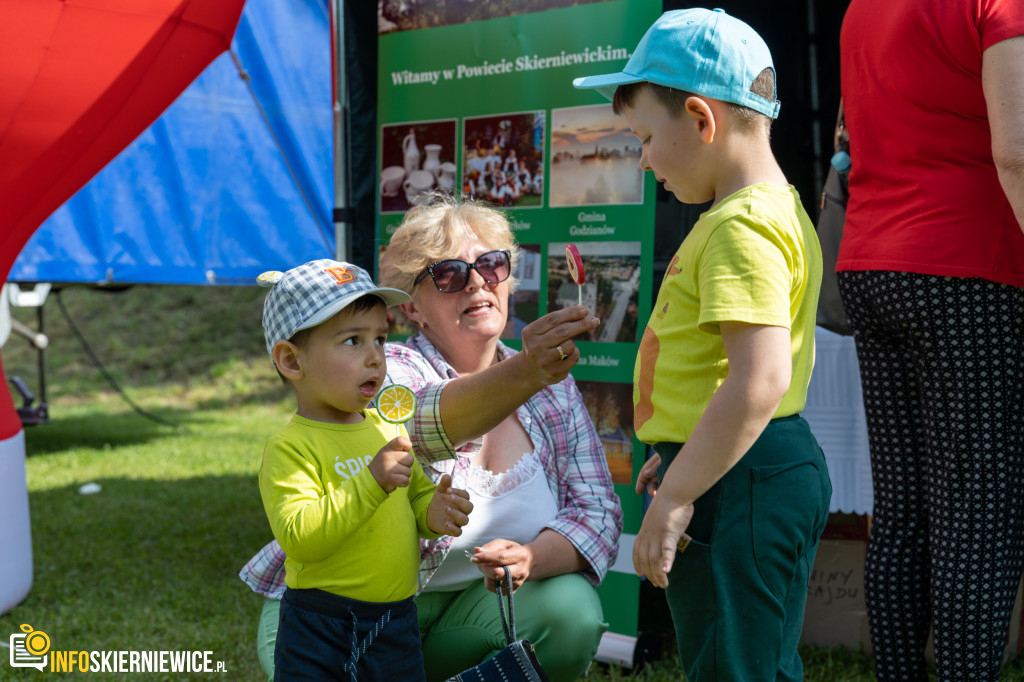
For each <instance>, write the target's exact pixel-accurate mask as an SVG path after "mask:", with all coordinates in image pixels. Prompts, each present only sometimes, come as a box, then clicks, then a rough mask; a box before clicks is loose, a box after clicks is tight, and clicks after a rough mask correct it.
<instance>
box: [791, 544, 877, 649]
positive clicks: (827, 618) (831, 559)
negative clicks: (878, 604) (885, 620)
mask: <svg viewBox="0 0 1024 682" xmlns="http://www.w3.org/2000/svg"><path fill="white" fill-rule="evenodd" d="M866 548H867V543H866V542H865V541H864V540H833V539H822V540H821V541H820V542H819V543H818V554H817V556H816V557H815V559H814V569H813V570H812V571H811V579H810V581H809V582H808V585H807V607H806V609H805V610H804V629H803V640H804V641H805V642H807V643H809V644H816V645H818V646H826V647H833V646H839V645H842V646H844V647H846V648H847V649H853V650H854V651H856V650H857V649H861V648H863V649H864V651H866V652H868V653H869V654H870V653H871V632H870V630H869V629H868V612H867V607H866V606H865V604H864V553H865V550H866Z"/></svg>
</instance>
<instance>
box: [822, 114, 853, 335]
mask: <svg viewBox="0 0 1024 682" xmlns="http://www.w3.org/2000/svg"><path fill="white" fill-rule="evenodd" d="M849 152H850V140H849V137H848V136H847V133H846V122H845V120H844V118H843V103H842V102H841V101H840V103H839V116H838V117H837V119H836V134H835V154H834V155H833V156H832V161H831V163H829V166H828V176H827V177H826V178H825V188H824V190H822V192H821V212H820V213H819V214H818V223H817V225H815V229H816V230H817V232H818V242H819V243H820V244H821V261H822V262H821V265H822V273H821V293H820V294H819V296H818V315H817V322H818V325H819V326H821V327H824V328H825V329H828V330H829V331H832V332H835V333H836V334H844V335H847V336H849V335H850V334H853V329H851V328H850V322H849V320H847V319H846V310H845V309H844V308H843V299H842V296H840V295H839V282H838V280H837V279H836V260H837V259H838V258H839V242H840V240H841V239H842V238H843V224H844V223H845V222H846V202H847V201H848V200H849V198H850V190H849V184H848V182H849V178H848V174H849V169H850V154H849Z"/></svg>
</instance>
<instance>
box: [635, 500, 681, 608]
mask: <svg viewBox="0 0 1024 682" xmlns="http://www.w3.org/2000/svg"><path fill="white" fill-rule="evenodd" d="M692 518H693V505H692V504H687V505H681V504H679V503H678V502H676V501H675V500H672V499H669V497H668V495H658V496H657V497H655V498H654V501H652V502H651V506H650V507H648V508H647V513H646V514H644V520H643V523H641V524H640V532H639V533H637V535H636V540H634V541H633V568H634V569H635V570H636V574H637V575H639V576H647V579H648V580H650V581H651V584H652V585H654V586H656V587H661V588H665V587H668V573H669V571H671V570H672V564H673V563H674V562H675V559H676V551H677V549H678V547H679V540H680V538H683V537H684V536H686V533H684V531H685V530H686V527H687V526H689V525H690V519H692Z"/></svg>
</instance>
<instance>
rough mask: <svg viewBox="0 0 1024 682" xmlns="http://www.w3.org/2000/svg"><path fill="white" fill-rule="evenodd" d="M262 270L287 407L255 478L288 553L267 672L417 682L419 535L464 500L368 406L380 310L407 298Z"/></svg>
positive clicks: (382, 336)
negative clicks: (290, 396) (290, 394)
mask: <svg viewBox="0 0 1024 682" xmlns="http://www.w3.org/2000/svg"><path fill="white" fill-rule="evenodd" d="M259 279H260V283H261V284H262V285H266V286H270V287H272V289H271V290H270V292H269V293H268V294H267V298H266V300H265V301H264V304H263V333H264V337H265V339H266V342H267V352H268V353H270V357H271V358H272V359H273V361H274V365H275V366H276V367H277V371H278V372H279V373H280V375H281V377H282V379H284V381H285V383H287V384H288V385H289V386H290V387H291V389H292V391H294V393H295V399H296V403H297V408H296V412H295V414H294V415H292V418H291V421H289V423H288V425H287V426H285V427H284V429H282V430H281V431H280V432H279V433H277V434H276V435H274V436H272V437H271V438H270V440H269V441H268V442H267V446H266V449H265V450H264V452H263V463H262V465H261V467H260V475H259V482H260V495H261V496H262V498H263V506H264V509H265V510H266V512H267V518H268V519H269V520H270V527H271V530H273V532H274V537H275V538H276V539H277V541H278V542H279V543H280V545H281V547H282V548H283V549H284V552H285V554H286V555H287V559H286V560H285V584H286V585H287V590H286V591H285V594H284V598H283V599H282V600H281V611H280V625H279V628H278V631H277V643H276V646H275V648H274V670H275V672H274V679H276V680H290V679H303V680H346V681H347V680H351V681H352V682H355V680H356V679H359V680H380V681H390V680H422V679H424V675H425V673H424V669H423V653H422V648H421V644H420V636H419V625H418V624H417V618H416V606H415V605H414V604H413V595H414V594H415V593H416V589H417V572H418V570H419V561H420V550H419V542H418V537H425V538H436V537H439V536H440V535H443V534H447V535H455V536H457V535H461V533H462V526H464V525H465V524H466V522H467V521H468V516H467V514H469V512H470V511H471V510H472V508H473V505H472V503H471V502H470V501H469V494H468V493H467V492H466V491H464V490H458V489H454V488H452V487H451V477H450V476H448V475H447V474H445V476H443V477H442V478H441V481H440V482H439V484H438V485H437V487H436V489H435V486H434V484H433V483H432V482H431V480H430V479H429V478H428V477H427V476H426V474H425V473H423V469H422V468H421V466H420V464H419V462H418V461H417V460H416V459H415V457H413V454H412V443H411V442H410V440H409V437H408V435H407V434H405V428H404V427H402V426H400V425H399V426H398V432H397V433H396V427H395V425H393V424H389V423H386V422H385V421H384V420H383V419H382V418H381V416H380V414H378V412H377V410H375V409H371V408H370V407H369V404H370V402H371V401H372V400H373V398H374V396H376V395H377V392H378V391H379V390H380V389H381V388H382V386H383V384H384V381H385V378H386V377H387V362H386V360H385V357H384V342H385V341H387V334H388V323H387V307H388V306H390V305H397V304H399V303H405V302H407V301H408V300H409V296H408V294H406V293H405V292H404V291H400V290H398V289H389V288H386V287H378V286H376V285H375V284H374V283H373V280H371V279H370V276H369V275H368V274H367V273H366V271H365V270H363V269H362V268H360V267H358V266H355V265H351V264H349V263H341V262H338V261H333V260H327V259H322V260H315V261H311V262H309V263H306V264H304V265H300V266H299V267H296V268H292V269H291V270H289V271H288V272H285V273H280V272H268V273H264V274H263V275H260V278H259Z"/></svg>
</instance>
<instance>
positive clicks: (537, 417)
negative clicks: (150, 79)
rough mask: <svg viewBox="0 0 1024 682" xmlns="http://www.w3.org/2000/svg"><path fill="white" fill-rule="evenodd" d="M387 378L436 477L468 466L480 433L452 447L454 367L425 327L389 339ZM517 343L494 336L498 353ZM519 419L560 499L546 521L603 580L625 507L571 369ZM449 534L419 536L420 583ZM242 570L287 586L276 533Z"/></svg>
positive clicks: (265, 582)
mask: <svg viewBox="0 0 1024 682" xmlns="http://www.w3.org/2000/svg"><path fill="white" fill-rule="evenodd" d="M385 348H386V351H387V358H388V380H389V381H390V382H393V383H396V384H402V385H404V386H408V387H409V388H411V389H412V390H413V391H414V392H415V393H416V400H417V407H416V413H415V415H414V416H413V418H412V420H410V421H409V422H407V423H406V428H407V429H408V431H409V435H410V437H411V438H412V444H413V451H414V452H415V453H416V456H417V457H418V458H419V460H420V463H421V464H422V465H423V469H424V471H426V473H427V475H429V476H430V477H431V478H432V479H433V480H434V481H437V480H438V479H439V478H440V477H441V475H442V474H445V473H449V474H452V475H453V478H454V477H455V476H456V475H457V474H458V472H460V471H462V470H464V469H465V468H466V467H467V466H469V457H470V456H471V455H473V454H474V453H476V452H479V450H480V448H481V446H482V443H483V439H482V438H481V439H479V440H476V441H471V442H469V443H466V444H465V445H463V446H461V447H459V448H455V447H453V446H452V443H451V441H450V440H449V439H448V435H447V434H446V433H445V430H444V428H443V427H442V426H441V390H442V389H443V388H444V386H445V384H447V383H448V382H449V381H451V380H452V379H455V378H456V377H458V373H457V372H456V371H455V370H454V369H453V368H452V366H451V365H449V364H448V363H447V362H446V361H445V359H444V358H443V357H442V356H441V353H440V352H438V350H437V349H436V348H434V346H433V345H432V344H431V343H430V342H429V341H428V340H427V339H426V338H425V337H424V336H422V335H416V336H413V337H411V338H410V339H408V340H407V341H406V342H405V343H404V344H402V343H389V344H387V346H386V347H385ZM515 352H516V351H514V350H512V349H510V348H508V347H506V346H505V345H504V344H502V343H500V342H499V344H498V353H499V355H500V356H501V358H502V359H504V358H507V357H510V356H511V355H513V354H514V353H515ZM516 416H517V417H518V418H519V423H520V424H522V426H523V428H524V429H526V432H527V433H528V434H529V436H530V440H531V441H533V444H534V447H535V448H536V449H535V452H536V453H537V455H538V457H539V458H540V461H541V465H542V466H543V468H544V471H545V473H546V474H547V479H548V485H549V486H550V487H551V493H552V495H553V496H554V498H555V501H556V502H557V504H558V510H559V511H558V515H557V517H556V518H555V519H554V520H553V521H552V522H551V523H549V524H548V526H547V527H548V528H551V529H552V530H554V531H556V532H558V533H561V534H562V535H563V536H564V537H565V538H567V539H568V540H569V541H570V542H571V543H572V544H573V546H574V547H575V548H576V550H577V551H579V553H580V555H582V556H583V558H584V559H586V561H587V563H588V564H589V568H588V569H587V570H585V571H583V575H584V576H586V578H587V579H588V580H589V581H590V582H591V583H592V584H594V585H598V584H600V582H601V581H602V580H603V579H604V576H605V574H606V573H607V572H608V567H609V566H611V564H612V563H613V562H614V561H615V556H616V553H617V552H618V543H619V534H620V533H621V532H622V508H621V507H620V506H619V498H618V496H617V495H616V494H615V489H614V487H613V485H612V479H611V474H610V473H609V471H608V463H607V460H606V459H605V455H604V447H603V446H602V445H601V441H600V439H599V438H598V436H597V431H596V430H595V429H594V425H593V423H592V422H591V421H590V416H589V415H588V414H587V410H586V407H585V406H584V404H583V397H582V396H581V395H580V392H579V389H577V388H576V382H575V381H574V380H573V378H572V377H571V376H570V377H568V378H567V379H566V380H565V381H562V382H561V383H559V384H556V385H554V386H549V387H547V388H545V389H543V390H541V391H540V392H538V393H537V394H536V395H534V396H533V397H532V398H530V399H529V400H528V401H526V403H524V404H523V405H522V406H520V407H519V408H518V409H517V410H516ZM450 544H451V538H450V537H447V536H445V537H442V538H439V539H437V540H421V541H420V550H421V552H420V558H421V560H420V575H419V586H420V589H421V590H422V589H424V587H425V586H426V584H427V582H428V581H429V580H430V577H431V576H432V575H433V573H434V571H435V570H436V569H437V567H438V566H440V565H441V562H442V561H443V560H444V557H445V555H446V554H447V553H448V547H449V545H450ZM239 577H240V578H241V579H242V580H243V581H245V583H246V584H247V585H249V587H251V588H252V589H253V590H254V591H256V592H258V593H260V594H262V595H264V596H266V597H269V598H271V599H280V598H281V596H282V595H283V594H284V587H285V586H284V552H283V551H282V550H281V547H280V546H279V545H278V544H277V541H276V540H273V541H271V542H270V543H268V544H267V545H266V546H264V547H263V549H261V550H260V551H259V552H257V553H256V555H255V556H254V557H253V558H252V559H250V560H249V562H248V563H247V564H246V565H245V566H244V567H243V568H242V570H241V572H240V573H239Z"/></svg>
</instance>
